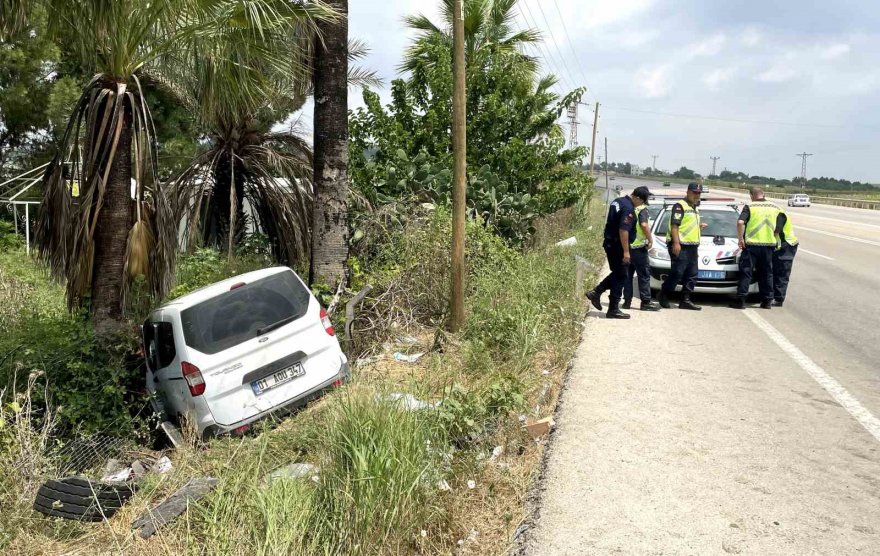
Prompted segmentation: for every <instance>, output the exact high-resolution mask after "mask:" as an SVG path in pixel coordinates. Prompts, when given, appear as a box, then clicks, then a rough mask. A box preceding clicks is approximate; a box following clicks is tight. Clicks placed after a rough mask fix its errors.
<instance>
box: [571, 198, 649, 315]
mask: <svg viewBox="0 0 880 556" xmlns="http://www.w3.org/2000/svg"><path fill="white" fill-rule="evenodd" d="M650 195H651V193H650V191H648V188H647V187H637V188H635V190H634V191H633V192H632V194H630V195H624V196H623V197H618V198H617V199H615V200H614V202H613V203H611V206H609V207H608V217H607V218H606V220H605V240H604V241H603V242H602V247H603V248H604V249H605V255H606V256H607V257H608V268H610V269H611V273H610V274H608V276H606V277H605V279H604V280H602V281H601V282H599V285H598V286H596V287H595V288H594V289H592V290H590V291H588V292H587V299H589V300H590V303H592V305H593V307H595V308H596V309H598V310H600V311H601V310H602V302H601V301H600V297H601V296H602V293H603V292H605V291H606V290H608V291H609V294H608V312H607V313H606V314H605V316H606V318H609V319H628V318H629V317H630V316H629V315H628V314H626V313H624V312H623V311H621V310H620V307H619V304H620V297H621V294H622V293H623V284H624V282H625V281H626V273H627V268H628V267H629V264H630V262H631V254H630V248H629V245H630V243H631V242H632V240H633V238H634V237H635V233H636V215H635V209H636V207H639V206H642V205H643V204H645V203H647V202H648V197H649V196H650Z"/></svg>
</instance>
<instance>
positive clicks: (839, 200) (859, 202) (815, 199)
mask: <svg viewBox="0 0 880 556" xmlns="http://www.w3.org/2000/svg"><path fill="white" fill-rule="evenodd" d="M712 188H713V189H720V190H726V191H735V192H738V193H742V192H748V189H740V188H736V187H725V186H715V185H713V186H712ZM764 195H765V196H766V197H769V198H770V199H780V200H786V199H788V197H789V196H790V195H792V193H775V192H773V191H764ZM810 202H811V203H816V204H819V205H833V206H836V207H850V208H860V209H867V210H880V201H871V200H868V199H846V198H843V197H824V196H820V195H810Z"/></svg>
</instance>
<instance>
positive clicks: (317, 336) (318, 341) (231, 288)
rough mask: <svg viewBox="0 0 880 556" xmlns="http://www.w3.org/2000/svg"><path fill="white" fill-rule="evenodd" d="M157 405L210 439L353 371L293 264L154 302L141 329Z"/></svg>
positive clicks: (149, 386) (237, 429) (300, 399)
mask: <svg viewBox="0 0 880 556" xmlns="http://www.w3.org/2000/svg"><path fill="white" fill-rule="evenodd" d="M142 332H143V341H144V353H145V355H146V360H147V371H146V386H147V391H148V393H149V394H151V399H152V401H153V408H154V409H155V410H156V412H157V413H159V414H160V415H162V416H163V418H165V419H167V420H170V421H171V422H172V423H175V422H176V424H182V423H183V421H186V422H187V425H188V426H190V427H192V428H194V429H195V430H197V431H198V433H199V434H200V435H201V436H202V438H207V437H210V436H214V435H219V434H223V433H229V432H233V433H243V432H245V431H246V430H248V428H249V427H250V425H251V423H253V422H254V421H256V420H258V419H261V418H263V417H265V416H267V415H269V414H271V413H273V412H276V411H278V410H281V409H293V408H295V407H298V406H300V405H302V404H305V403H306V402H308V401H309V400H311V399H313V398H315V397H317V396H319V395H321V394H322V393H323V392H325V391H326V390H329V389H331V388H334V387H336V386H339V385H341V384H342V383H343V382H344V381H345V380H346V379H347V378H348V375H349V365H348V359H347V358H346V356H345V354H344V353H343V352H342V349H341V348H340V347H339V342H338V340H337V339H336V336H335V331H334V330H333V326H332V324H331V323H330V319H329V318H328V317H327V313H326V311H325V310H324V309H323V308H322V307H321V306H320V304H319V303H318V300H317V299H315V296H313V295H312V293H311V292H310V291H309V289H308V288H307V287H306V285H305V284H304V283H303V281H302V280H301V279H300V278H299V276H297V275H296V274H295V273H294V272H293V271H292V270H291V269H289V268H286V267H275V268H267V269H263V270H258V271H255V272H249V273H247V274H241V275H239V276H236V277H234V278H229V279H227V280H223V281H222V282H217V283H215V284H212V285H210V286H207V287H205V288H202V289H200V290H197V291H194V292H192V293H189V294H187V295H184V296H182V297H180V298H178V299H175V300H173V301H171V302H169V303H166V304H165V305H163V306H161V307H159V308H158V309H156V310H154V311H153V312H152V313H151V314H150V317H149V318H148V319H147V320H146V322H144V325H143V327H142Z"/></svg>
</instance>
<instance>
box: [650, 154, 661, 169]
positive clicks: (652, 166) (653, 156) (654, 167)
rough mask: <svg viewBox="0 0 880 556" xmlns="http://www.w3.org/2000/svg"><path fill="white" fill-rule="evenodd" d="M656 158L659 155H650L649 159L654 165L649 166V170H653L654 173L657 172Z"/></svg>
mask: <svg viewBox="0 0 880 556" xmlns="http://www.w3.org/2000/svg"><path fill="white" fill-rule="evenodd" d="M658 156H660V155H657V154H652V155H651V158H653V159H654V164H652V165H651V168H652V169H653V170H654V173H656V172H657V157H658Z"/></svg>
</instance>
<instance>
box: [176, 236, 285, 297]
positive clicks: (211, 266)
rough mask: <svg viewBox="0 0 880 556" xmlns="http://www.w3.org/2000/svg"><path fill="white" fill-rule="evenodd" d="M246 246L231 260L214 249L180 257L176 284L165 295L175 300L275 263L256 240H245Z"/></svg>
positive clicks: (200, 250) (201, 250)
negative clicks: (246, 247) (245, 248)
mask: <svg viewBox="0 0 880 556" xmlns="http://www.w3.org/2000/svg"><path fill="white" fill-rule="evenodd" d="M246 245H247V246H248V247H249V248H250V249H247V250H240V251H239V252H238V253H237V254H236V256H235V257H233V259H232V261H231V262H230V261H229V260H228V257H227V255H226V253H221V252H220V251H218V250H217V249H213V248H203V249H198V250H196V251H194V252H193V253H190V254H187V255H185V256H182V257H181V258H180V259H178V262H177V284H176V285H175V286H174V288H173V289H172V290H171V293H169V294H168V298H169V299H174V298H177V297H180V296H182V295H186V294H188V293H190V292H192V291H195V290H197V289H199V288H203V287H205V286H207V285H210V284H213V283H214V282H219V281H220V280H225V279H226V278H230V277H232V276H235V275H237V274H243V273H245V272H250V271H252V270H259V269H261V268H266V267H268V266H272V265H273V264H274V262H273V260H272V257H271V255H269V254H268V252H267V251H266V248H265V246H263V245H262V244H261V243H260V242H259V240H257V239H254V240H248V242H247V243H246Z"/></svg>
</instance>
